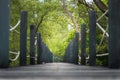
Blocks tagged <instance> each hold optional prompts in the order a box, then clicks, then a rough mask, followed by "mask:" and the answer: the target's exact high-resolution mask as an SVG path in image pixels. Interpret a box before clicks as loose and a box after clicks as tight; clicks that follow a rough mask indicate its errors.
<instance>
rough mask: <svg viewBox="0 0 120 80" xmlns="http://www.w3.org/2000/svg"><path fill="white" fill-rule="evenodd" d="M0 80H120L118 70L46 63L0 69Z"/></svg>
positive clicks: (119, 71)
mask: <svg viewBox="0 0 120 80" xmlns="http://www.w3.org/2000/svg"><path fill="white" fill-rule="evenodd" d="M0 80H120V70H117V69H116V70H115V69H114V70H111V69H108V68H102V67H90V66H80V65H74V64H68V63H47V64H43V65H33V66H25V67H15V68H8V69H0Z"/></svg>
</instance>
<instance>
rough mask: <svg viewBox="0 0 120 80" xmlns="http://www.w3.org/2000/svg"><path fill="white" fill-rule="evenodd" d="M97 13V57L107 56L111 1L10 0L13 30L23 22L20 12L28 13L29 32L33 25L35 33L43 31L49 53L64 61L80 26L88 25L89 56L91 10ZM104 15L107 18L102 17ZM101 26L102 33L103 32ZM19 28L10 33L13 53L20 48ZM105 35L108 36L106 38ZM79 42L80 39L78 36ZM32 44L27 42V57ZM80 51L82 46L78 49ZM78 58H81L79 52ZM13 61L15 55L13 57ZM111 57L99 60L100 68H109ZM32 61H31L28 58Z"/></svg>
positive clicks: (87, 52)
mask: <svg viewBox="0 0 120 80" xmlns="http://www.w3.org/2000/svg"><path fill="white" fill-rule="evenodd" d="M90 10H95V11H96V17H97V23H98V25H97V27H96V28H97V33H96V35H97V41H96V46H97V47H96V48H97V51H96V54H105V53H108V45H107V44H108V36H107V31H108V30H107V29H108V24H107V22H108V14H107V12H106V11H107V10H108V0H93V1H92V0H10V26H11V27H13V26H15V25H16V23H18V22H19V21H20V13H21V11H27V12H28V31H27V36H28V38H29V37H30V25H31V24H32V25H35V26H36V33H37V32H40V33H41V37H42V40H43V41H44V43H45V44H46V45H47V46H48V47H49V49H50V51H51V52H52V53H53V55H54V56H56V57H57V58H59V59H54V61H55V62H59V61H62V58H63V56H64V54H65V49H66V48H67V46H68V44H69V42H70V41H71V40H72V39H73V37H74V36H75V33H76V32H78V33H80V29H81V25H82V24H85V25H86V27H87V28H86V33H87V39H86V40H87V41H86V44H87V46H86V54H87V55H86V57H87V56H88V54H89V47H88V46H89V11H90ZM104 13H106V14H105V15H104V17H102V18H100V16H102V15H103V14H104ZM100 26H102V30H101V29H100ZM19 31H20V26H18V27H17V28H16V29H15V30H13V31H11V32H10V51H13V52H18V51H19V48H20V43H19V40H20V35H19ZM105 33H106V35H105ZM79 43H80V37H79ZM29 46H30V41H29V39H28V41H27V50H28V51H27V55H29V53H30V52H29ZM79 48H80V46H79ZM79 55H81V53H80V51H79ZM10 57H11V58H14V57H15V55H13V54H10ZM107 59H108V56H107V55H106V56H102V57H97V59H96V61H97V65H102V66H107V65H108V62H107ZM28 61H29V58H28ZM10 64H11V66H15V65H18V64H19V59H18V60H17V61H15V62H11V63H10Z"/></svg>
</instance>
